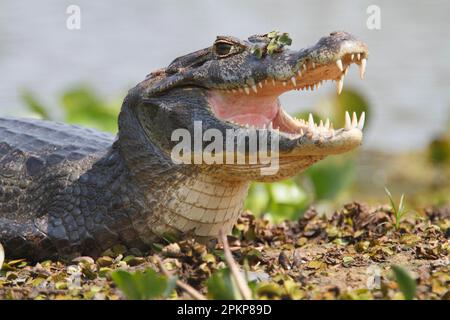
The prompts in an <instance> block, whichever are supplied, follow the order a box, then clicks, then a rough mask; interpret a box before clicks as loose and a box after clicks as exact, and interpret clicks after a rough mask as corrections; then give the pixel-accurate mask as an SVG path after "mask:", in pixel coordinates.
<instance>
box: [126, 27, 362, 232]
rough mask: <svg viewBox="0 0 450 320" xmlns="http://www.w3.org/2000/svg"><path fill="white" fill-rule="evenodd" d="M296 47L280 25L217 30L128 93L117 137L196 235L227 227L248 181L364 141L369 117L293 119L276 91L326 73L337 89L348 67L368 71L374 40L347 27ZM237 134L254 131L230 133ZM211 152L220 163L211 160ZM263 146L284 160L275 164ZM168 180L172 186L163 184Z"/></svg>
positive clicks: (280, 175)
mask: <svg viewBox="0 0 450 320" xmlns="http://www.w3.org/2000/svg"><path fill="white" fill-rule="evenodd" d="M290 44H291V39H290V38H289V36H288V35H287V34H286V33H279V32H271V33H268V34H264V35H254V36H251V37H249V38H248V39H247V40H240V39H237V38H235V37H229V36H219V37H217V39H216V40H215V41H214V43H213V44H212V46H210V47H208V48H205V49H202V50H199V51H196V52H193V53H191V54H188V55H185V56H182V57H179V58H177V59H175V60H174V61H173V62H172V63H171V64H170V65H169V66H168V67H167V68H163V69H160V70H158V71H155V72H153V73H151V74H150V75H148V76H147V78H146V79H145V80H144V81H143V82H141V83H140V84H138V85H137V86H136V87H135V88H133V89H132V90H130V92H129V94H128V96H127V98H126V99H125V102H124V105H123V108H122V111H121V114H120V118H119V140H118V144H119V145H120V146H121V150H122V155H123V157H124V158H125V160H126V162H127V163H128V166H129V167H130V168H133V171H134V172H135V173H136V174H135V176H136V177H137V179H141V180H142V181H147V184H151V188H152V190H153V191H152V192H153V193H152V195H151V198H152V199H153V198H155V197H156V198H157V196H155V192H160V190H165V189H167V188H169V189H170V190H168V191H164V195H161V197H165V198H164V199H163V200H161V199H160V200H159V203H161V202H165V203H167V206H166V209H167V212H171V213H170V214H168V213H161V214H160V215H159V217H160V220H164V223H165V225H170V226H172V227H173V228H174V229H177V230H181V231H186V230H190V229H192V228H194V229H196V231H195V234H197V235H214V234H217V228H218V227H220V225H221V224H222V225H226V226H227V228H228V230H230V229H231V227H232V225H233V223H234V222H235V221H236V219H237V216H238V214H239V210H240V209H241V208H242V203H243V199H244V198H245V196H246V190H247V186H248V182H249V181H275V180H280V179H284V178H287V177H290V176H293V175H295V174H297V173H299V172H300V171H302V170H304V169H305V168H307V167H308V166H310V165H312V164H313V163H315V162H316V161H319V160H321V159H323V158H324V157H326V156H328V155H332V154H340V153H345V152H348V151H350V150H352V149H354V148H356V147H357V146H359V145H360V144H361V140H362V128H363V125H364V114H362V115H361V116H360V118H359V119H358V117H357V116H356V115H353V117H352V118H351V117H350V115H349V114H348V113H346V115H345V118H346V121H345V126H344V128H333V124H332V123H330V121H329V120H327V119H326V120H325V121H320V122H319V123H315V122H314V120H313V118H312V116H310V117H309V119H296V118H294V117H292V116H290V115H289V114H287V113H286V111H285V110H284V109H283V107H282V106H281V104H280V102H279V99H278V98H279V96H280V95H281V94H283V93H285V92H287V91H291V90H316V89H318V88H319V87H320V85H321V84H322V83H323V82H324V81H326V80H331V81H335V82H336V87H337V91H338V93H340V92H341V91H342V87H343V83H344V76H345V75H346V73H347V71H348V69H349V67H350V65H351V64H356V65H358V66H359V70H360V75H361V78H362V77H363V76H364V72H365V67H366V61H367V57H368V49H367V46H366V45H365V44H364V43H363V42H361V41H359V40H357V39H356V38H355V37H353V36H352V35H350V34H348V33H346V32H333V33H331V34H330V35H329V36H326V37H323V38H321V39H320V40H319V41H318V42H317V43H316V44H315V45H314V46H311V47H308V48H305V49H301V50H298V51H295V50H290V49H289V48H288V46H289V45H290ZM343 116H344V115H343ZM199 125H200V129H199ZM180 130H181V131H180ZM236 131H239V132H241V133H242V132H244V133H249V132H250V133H251V134H253V136H252V135H251V134H249V135H248V136H247V137H246V136H245V135H244V138H242V135H241V136H238V137H237V138H234V137H232V138H231V139H228V138H229V136H230V134H231V133H235V132H236ZM183 133H188V136H189V138H188V139H187V140H188V142H189V144H188V148H187V149H180V148H179V145H180V141H181V140H183V139H182V138H183ZM254 134H256V138H255V139H253V138H254V137H255V136H254ZM184 138H186V137H184ZM199 140H200V142H199ZM255 140H256V148H252V147H251V146H252V141H253V144H254V142H255ZM185 142H186V141H185ZM213 142H214V143H215V144H214V146H213V147H211V145H212V144H213ZM242 145H243V146H244V147H243V148H242ZM275 145H276V148H273V147H274V146H275ZM230 146H231V148H229V147H230ZM174 150H176V152H174ZM180 150H181V151H180ZM236 150H237V151H238V152H234V151H236ZM267 150H269V151H267ZM191 151H192V152H191ZM202 151H203V157H202ZM205 151H208V152H209V153H210V154H212V155H214V156H215V158H214V159H215V161H212V162H211V161H210V160H211V159H210V158H208V159H206V158H205V157H204V155H205ZM262 151H264V152H265V151H267V153H266V155H270V157H272V156H273V157H272V158H270V157H269V158H270V159H276V160H277V161H275V162H276V166H275V167H274V166H273V162H271V161H269V162H267V157H262V156H261V154H264V152H262ZM230 153H231V154H232V155H231V156H230ZM143 154H144V155H145V156H143ZM177 154H178V155H179V157H177ZM236 154H243V155H244V161H243V162H242V158H241V162H239V159H238V156H237V155H236ZM255 154H257V156H256V157H254V156H255ZM174 155H175V156H174ZM186 155H187V157H186ZM181 158H183V159H184V160H186V159H188V160H189V161H190V162H189V161H188V162H187V163H186V161H180V160H181ZM231 159H232V161H230V160H231ZM255 159H256V160H255ZM263 160H265V161H263ZM273 167H274V169H275V170H267V171H264V170H263V169H267V168H273ZM174 172H176V174H173V173H174ZM155 175H157V177H156V178H155ZM186 177H188V178H186ZM189 178H190V179H189ZM167 179H171V180H170V183H160V182H159V181H160V180H163V181H166V180H167ZM148 181H151V182H148ZM158 183H159V185H158ZM168 185H169V186H170V187H168ZM208 188H209V189H208ZM155 190H156V191H155ZM227 190H228V191H227ZM229 190H231V191H229ZM227 192H229V194H227ZM161 193H162V191H161ZM161 197H160V198H161ZM227 197H228V198H227ZM227 199H228V200H227ZM156 202H157V201H156ZM222 209H223V210H225V211H223V212H221V211H220V210H222ZM218 212H219V213H218ZM172 213H173V214H172ZM183 219H184V220H183ZM152 221H153V222H151V223H155V224H156V222H155V221H157V218H154V219H153V220H152ZM193 221H197V222H198V223H197V224H195V223H194V222H193ZM155 228H156V227H155ZM158 232H159V231H156V233H158ZM159 233H161V232H159Z"/></svg>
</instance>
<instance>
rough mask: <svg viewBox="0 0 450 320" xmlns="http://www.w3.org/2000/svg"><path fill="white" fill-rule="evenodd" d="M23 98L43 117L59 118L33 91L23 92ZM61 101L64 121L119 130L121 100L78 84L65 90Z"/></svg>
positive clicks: (108, 129)
mask: <svg viewBox="0 0 450 320" xmlns="http://www.w3.org/2000/svg"><path fill="white" fill-rule="evenodd" d="M22 100H23V101H24V103H25V105H26V106H27V107H28V109H29V110H30V111H31V112H33V113H34V114H35V115H38V116H39V117H41V118H42V119H47V120H57V119H55V118H54V117H53V115H52V114H51V113H50V112H49V111H48V110H49V108H47V107H45V106H44V105H43V104H42V103H40V102H39V101H38V99H37V98H36V97H35V96H34V95H33V93H32V92H31V91H28V90H24V91H23V92H22ZM59 103H60V105H61V108H62V109H63V111H64V121H65V122H68V123H74V124H80V125H84V126H87V127H92V128H96V129H98V130H103V131H109V132H112V133H116V132H117V115H118V114H119V110H120V101H113V102H110V101H106V100H104V99H102V98H100V97H99V96H98V95H97V94H96V92H94V90H92V89H91V88H89V87H87V86H76V87H73V88H72V89H70V90H67V91H65V92H64V93H63V94H62V95H61V96H60V97H59Z"/></svg>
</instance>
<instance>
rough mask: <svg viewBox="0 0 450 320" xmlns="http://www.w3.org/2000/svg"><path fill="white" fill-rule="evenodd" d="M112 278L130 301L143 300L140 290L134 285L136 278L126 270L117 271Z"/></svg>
mask: <svg viewBox="0 0 450 320" xmlns="http://www.w3.org/2000/svg"><path fill="white" fill-rule="evenodd" d="M111 278H112V279H113V281H114V283H115V284H116V285H117V287H119V289H120V290H121V291H122V292H123V294H124V295H125V296H126V297H127V298H128V299H131V300H142V299H143V297H142V295H141V293H140V291H139V289H138V288H137V287H136V285H135V283H134V277H133V275H132V274H131V273H129V272H127V271H124V270H117V271H114V272H113V273H112V274H111Z"/></svg>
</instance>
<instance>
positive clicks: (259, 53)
mask: <svg viewBox="0 0 450 320" xmlns="http://www.w3.org/2000/svg"><path fill="white" fill-rule="evenodd" d="M251 52H252V54H253V55H254V56H255V57H256V58H257V59H261V58H262V54H263V51H262V49H261V48H260V47H258V46H254V47H253V48H252V50H251Z"/></svg>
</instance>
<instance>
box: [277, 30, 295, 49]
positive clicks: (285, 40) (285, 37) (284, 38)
mask: <svg viewBox="0 0 450 320" xmlns="http://www.w3.org/2000/svg"><path fill="white" fill-rule="evenodd" d="M278 42H279V43H280V44H282V45H286V46H290V45H291V44H292V39H291V38H290V37H289V34H288V33H286V32H284V33H282V34H281V35H280V36H279V37H278Z"/></svg>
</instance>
